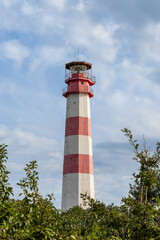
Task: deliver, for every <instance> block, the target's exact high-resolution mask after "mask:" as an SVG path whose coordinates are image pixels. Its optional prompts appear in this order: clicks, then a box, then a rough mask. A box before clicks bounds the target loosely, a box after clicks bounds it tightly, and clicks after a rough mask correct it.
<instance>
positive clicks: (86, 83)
mask: <svg viewBox="0 0 160 240" xmlns="http://www.w3.org/2000/svg"><path fill="white" fill-rule="evenodd" d="M65 83H66V84H67V87H66V88H64V89H63V96H64V97H65V98H66V99H67V104H66V125H65V144H64V145H65V146H64V161H63V186H62V211H66V210H68V209H70V208H72V207H73V206H81V207H83V208H85V207H86V206H83V200H82V198H81V193H82V194H85V193H87V195H89V196H90V197H91V198H94V175H93V157H92V137H91V116H90V98H92V97H93V96H94V93H93V90H92V88H91V86H93V85H94V84H95V77H93V76H92V64H91V63H87V62H82V61H74V62H70V63H67V64H66V65H65Z"/></svg>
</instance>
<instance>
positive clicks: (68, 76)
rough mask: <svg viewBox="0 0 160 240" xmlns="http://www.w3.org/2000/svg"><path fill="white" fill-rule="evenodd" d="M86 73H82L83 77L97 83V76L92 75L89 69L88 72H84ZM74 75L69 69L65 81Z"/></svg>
mask: <svg viewBox="0 0 160 240" xmlns="http://www.w3.org/2000/svg"><path fill="white" fill-rule="evenodd" d="M82 73H83V74H84V76H83V75H82V76H81V78H89V79H90V80H91V81H92V82H94V83H96V77H95V76H92V75H91V74H90V73H89V72H88V71H86V72H82ZM71 77H72V73H71V71H69V72H68V73H67V74H66V75H65V81H66V80H67V79H69V78H71Z"/></svg>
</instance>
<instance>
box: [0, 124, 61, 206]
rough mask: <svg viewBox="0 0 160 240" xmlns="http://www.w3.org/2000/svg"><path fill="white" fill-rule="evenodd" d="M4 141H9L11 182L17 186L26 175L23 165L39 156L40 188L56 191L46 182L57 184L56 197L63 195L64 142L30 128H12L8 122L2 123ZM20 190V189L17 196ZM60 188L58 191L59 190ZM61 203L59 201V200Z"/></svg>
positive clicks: (1, 139)
mask: <svg viewBox="0 0 160 240" xmlns="http://www.w3.org/2000/svg"><path fill="white" fill-rule="evenodd" d="M0 143H5V144H7V145H8V157H9V159H8V164H7V167H8V169H9V171H11V174H10V182H12V185H13V186H14V187H16V183H17V182H18V181H19V179H20V178H22V177H24V171H23V168H24V167H25V164H26V163H28V162H29V161H31V160H37V162H38V172H39V174H40V179H41V181H40V191H41V193H42V194H47V192H46V189H47V190H48V193H52V190H53V187H52V189H51V188H50V189H49V188H48V187H47V188H46V186H45V184H44V182H47V181H48V180H47V179H48V176H49V179H50V181H49V183H48V185H49V186H50V187H51V186H54V189H56V192H55V194H58V195H56V198H58V199H59V195H60V193H59V192H58V189H59V188H60V189H61V186H60V183H61V178H62V177H61V176H62V153H61V147H60V144H59V143H58V142H57V141H56V140H54V139H49V138H46V137H39V136H37V135H35V134H33V133H31V132H26V131H23V130H21V129H13V130H10V129H9V128H7V127H6V126H4V125H0ZM42 180H43V181H42ZM19 192H20V189H19V191H18V190H17V189H16V192H15V194H16V197H18V194H19ZM57 192H58V193H57ZM57 204H59V202H58V203H57Z"/></svg>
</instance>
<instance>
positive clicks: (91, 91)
mask: <svg viewBox="0 0 160 240" xmlns="http://www.w3.org/2000/svg"><path fill="white" fill-rule="evenodd" d="M76 89H77V88H76ZM85 89H86V88H85ZM85 89H84V92H85V93H87V91H85ZM67 92H74V90H72V91H68V87H65V88H63V90H62V95H63V94H65V93H67ZM75 92H78V90H77V91H75ZM80 92H83V90H80ZM89 92H90V93H92V94H93V95H94V90H93V89H92V88H91V87H89ZM89 92H88V93H89Z"/></svg>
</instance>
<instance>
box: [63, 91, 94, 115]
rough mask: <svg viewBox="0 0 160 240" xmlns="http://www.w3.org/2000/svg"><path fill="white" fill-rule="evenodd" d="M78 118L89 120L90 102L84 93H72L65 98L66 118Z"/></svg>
mask: <svg viewBox="0 0 160 240" xmlns="http://www.w3.org/2000/svg"><path fill="white" fill-rule="evenodd" d="M78 116H80V117H87V118H90V100H89V96H88V94H86V93H74V94H68V96H67V109H66V118H69V117H78Z"/></svg>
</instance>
